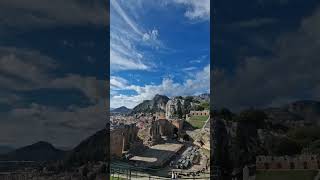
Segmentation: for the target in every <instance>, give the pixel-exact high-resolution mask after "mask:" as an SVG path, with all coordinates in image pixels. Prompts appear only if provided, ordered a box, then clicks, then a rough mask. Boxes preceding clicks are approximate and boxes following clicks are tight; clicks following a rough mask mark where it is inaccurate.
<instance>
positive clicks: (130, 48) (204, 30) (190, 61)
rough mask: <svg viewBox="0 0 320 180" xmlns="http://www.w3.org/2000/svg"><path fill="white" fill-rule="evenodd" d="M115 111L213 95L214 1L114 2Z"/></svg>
mask: <svg viewBox="0 0 320 180" xmlns="http://www.w3.org/2000/svg"><path fill="white" fill-rule="evenodd" d="M110 9H111V10H110V19H111V20H110V21H111V23H110V29H111V40H110V61H111V67H110V72H111V78H110V85H111V100H110V101H111V102H110V103H111V104H110V106H111V107H112V108H116V107H120V106H127V107H129V108H133V107H134V106H135V105H137V104H138V103H140V102H142V101H143V100H146V99H151V98H152V97H153V96H154V95H155V94H163V95H167V96H169V97H171V96H177V95H182V96H185V95H195V94H200V93H206V92H208V91H209V86H210V82H209V73H210V72H209V64H210V25H209V20H210V1H209V0H194V1H193V0H173V1H166V0H165V1H163V0H162V1H160V0H159V1H158V0H156V1H148V0H138V1H136V0H111V7H110Z"/></svg>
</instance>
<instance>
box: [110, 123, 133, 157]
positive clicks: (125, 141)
mask: <svg viewBox="0 0 320 180" xmlns="http://www.w3.org/2000/svg"><path fill="white" fill-rule="evenodd" d="M137 136H138V128H137V127H136V124H129V125H120V126H119V127H116V128H114V129H112V130H111V133H110V154H111V156H117V157H121V156H122V153H123V151H128V150H129V149H130V145H131V144H132V143H134V142H135V141H136V140H137Z"/></svg>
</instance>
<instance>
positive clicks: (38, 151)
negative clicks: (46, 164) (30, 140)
mask: <svg viewBox="0 0 320 180" xmlns="http://www.w3.org/2000/svg"><path fill="white" fill-rule="evenodd" d="M64 155H65V151H62V150H59V149H57V148H55V147H54V146H53V145H52V144H50V143H47V142H43V141H40V142H37V143H35V144H32V145H28V146H25V147H22V148H19V149H16V150H14V151H12V152H9V153H7V154H4V155H1V156H0V159H1V160H15V161H22V160H26V161H51V160H59V159H63V157H64Z"/></svg>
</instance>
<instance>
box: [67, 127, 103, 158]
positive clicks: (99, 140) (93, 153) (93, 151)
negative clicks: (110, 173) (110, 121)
mask: <svg viewBox="0 0 320 180" xmlns="http://www.w3.org/2000/svg"><path fill="white" fill-rule="evenodd" d="M106 137H107V130H106V129H103V130H100V131H98V132H96V133H95V134H94V135H92V136H90V137H88V138H87V139H85V140H83V141H82V142H81V143H80V144H79V145H78V146H76V147H75V148H74V149H73V150H72V151H71V152H69V153H68V154H67V155H66V158H65V162H66V163H67V164H83V163H86V162H88V161H103V160H105V158H106V153H107V152H106V151H107V149H106V148H107V139H106Z"/></svg>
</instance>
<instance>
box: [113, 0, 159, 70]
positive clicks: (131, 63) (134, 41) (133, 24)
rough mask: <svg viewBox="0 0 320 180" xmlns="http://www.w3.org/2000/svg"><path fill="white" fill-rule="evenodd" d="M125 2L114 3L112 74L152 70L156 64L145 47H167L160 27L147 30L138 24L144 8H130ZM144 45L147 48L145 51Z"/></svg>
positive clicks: (114, 1) (114, 0)
mask: <svg viewBox="0 0 320 180" xmlns="http://www.w3.org/2000/svg"><path fill="white" fill-rule="evenodd" d="M121 2H122V1H116V0H111V26H110V27H111V39H110V45H111V48H110V61H111V71H123V70H150V69H151V68H152V67H154V66H153V65H154V64H153V63H152V60H151V59H150V57H148V58H146V57H145V51H146V49H145V48H162V47H164V45H163V43H162V42H161V41H160V40H159V34H160V32H159V30H158V29H156V28H153V29H152V30H146V28H144V27H143V25H141V23H137V20H136V19H135V17H136V16H137V15H136V14H138V13H139V11H141V10H142V9H139V8H142V7H140V6H135V8H138V9H134V8H133V7H130V8H129V7H126V6H128V5H130V3H121ZM127 9H130V11H127ZM132 12H134V13H132ZM141 46H143V47H145V48H144V49H143V50H142V48H141ZM138 47H140V48H138Z"/></svg>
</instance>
